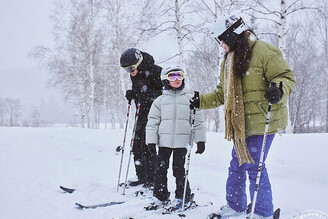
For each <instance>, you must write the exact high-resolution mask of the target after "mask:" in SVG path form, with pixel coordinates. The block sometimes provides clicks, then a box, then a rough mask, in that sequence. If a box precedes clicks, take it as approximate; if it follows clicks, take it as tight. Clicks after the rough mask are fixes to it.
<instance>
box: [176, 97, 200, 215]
mask: <svg viewBox="0 0 328 219" xmlns="http://www.w3.org/2000/svg"><path fill="white" fill-rule="evenodd" d="M194 92H195V97H199V92H197V91H194ZM192 111H193V112H192V113H191V137H190V147H189V148H188V155H187V164H186V171H185V183H184V188H183V198H182V209H181V213H180V214H179V216H180V217H185V216H186V215H185V214H184V213H183V212H184V208H185V207H184V205H185V200H186V193H187V184H188V175H189V166H190V154H191V148H192V146H193V144H194V124H195V115H196V109H195V108H193V109H192Z"/></svg>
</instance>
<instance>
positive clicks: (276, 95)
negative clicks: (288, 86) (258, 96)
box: [264, 84, 282, 104]
mask: <svg viewBox="0 0 328 219" xmlns="http://www.w3.org/2000/svg"><path fill="white" fill-rule="evenodd" d="M274 85H275V84H274ZM281 96H282V89H280V88H278V87H276V86H272V85H271V87H269V88H267V89H266V92H265V95H264V97H265V99H267V100H268V101H269V102H270V103H271V104H277V103H279V101H280V99H281Z"/></svg>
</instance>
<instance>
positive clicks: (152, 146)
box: [148, 144, 157, 155]
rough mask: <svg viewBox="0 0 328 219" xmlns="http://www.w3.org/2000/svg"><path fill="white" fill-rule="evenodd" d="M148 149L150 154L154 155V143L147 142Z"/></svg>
mask: <svg viewBox="0 0 328 219" xmlns="http://www.w3.org/2000/svg"><path fill="white" fill-rule="evenodd" d="M148 151H149V153H150V154H151V155H156V154H157V152H156V144H148Z"/></svg>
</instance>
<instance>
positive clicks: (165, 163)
mask: <svg viewBox="0 0 328 219" xmlns="http://www.w3.org/2000/svg"><path fill="white" fill-rule="evenodd" d="M172 152H173V176H174V177H175V182H176V190H175V198H178V199H182V198H183V191H184V184H185V168H184V164H185V158H186V154H187V149H185V148H174V149H173V148H167V147H160V148H159V150H158V156H157V161H156V167H155V179H154V193H153V195H154V196H155V197H156V198H158V199H159V200H161V201H165V200H168V199H169V197H170V192H169V191H168V190H167V170H168V168H169V161H170V157H171V154H172ZM190 192H191V191H190V186H189V182H188V183H187V190H186V200H189V198H190Z"/></svg>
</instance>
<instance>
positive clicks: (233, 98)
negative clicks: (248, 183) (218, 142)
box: [224, 52, 254, 166]
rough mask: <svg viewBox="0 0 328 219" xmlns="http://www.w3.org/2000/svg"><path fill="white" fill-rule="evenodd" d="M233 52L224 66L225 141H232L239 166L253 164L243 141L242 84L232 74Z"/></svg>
mask: <svg viewBox="0 0 328 219" xmlns="http://www.w3.org/2000/svg"><path fill="white" fill-rule="evenodd" d="M233 60H234V52H231V53H229V54H228V56H227V59H226V62H225V66H224V74H225V89H224V102H225V103H224V106H225V139H227V140H228V141H231V140H233V144H234V149H235V151H236V154H237V158H238V162H239V165H240V166H241V165H243V164H244V163H249V164H250V163H254V160H253V158H252V157H251V155H250V154H249V151H248V148H247V144H246V141H245V138H246V135H245V112H244V102H243V98H242V97H243V94H242V82H241V78H240V77H238V78H237V77H236V74H235V72H234V61H233Z"/></svg>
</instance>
